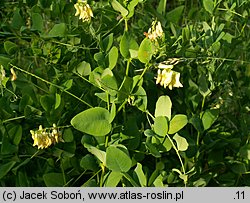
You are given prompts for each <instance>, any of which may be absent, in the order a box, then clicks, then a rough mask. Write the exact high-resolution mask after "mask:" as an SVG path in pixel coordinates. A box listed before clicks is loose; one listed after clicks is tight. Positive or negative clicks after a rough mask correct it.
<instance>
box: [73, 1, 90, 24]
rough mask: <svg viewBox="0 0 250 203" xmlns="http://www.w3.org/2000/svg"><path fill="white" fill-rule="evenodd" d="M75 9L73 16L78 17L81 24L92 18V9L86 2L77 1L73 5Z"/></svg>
mask: <svg viewBox="0 0 250 203" xmlns="http://www.w3.org/2000/svg"><path fill="white" fill-rule="evenodd" d="M74 7H75V9H76V13H75V16H78V15H79V19H80V20H81V19H82V21H83V22H85V21H90V20H91V17H93V16H94V15H93V12H92V9H91V8H90V6H89V4H88V3H87V1H84V0H78V2H77V3H76V4H75V5H74Z"/></svg>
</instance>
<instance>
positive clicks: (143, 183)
mask: <svg viewBox="0 0 250 203" xmlns="http://www.w3.org/2000/svg"><path fill="white" fill-rule="evenodd" d="M135 173H136V175H137V177H138V179H139V182H140V184H141V186H142V187H146V186H147V178H146V176H145V174H144V172H143V170H142V165H141V164H140V163H137V166H136V168H135Z"/></svg>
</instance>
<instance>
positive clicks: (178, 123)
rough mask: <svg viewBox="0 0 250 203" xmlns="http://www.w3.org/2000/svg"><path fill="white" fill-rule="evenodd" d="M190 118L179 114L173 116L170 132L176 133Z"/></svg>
mask: <svg viewBox="0 0 250 203" xmlns="http://www.w3.org/2000/svg"><path fill="white" fill-rule="evenodd" d="M187 122H188V119H187V116H186V115H183V114H178V115H175V116H174V117H173V119H172V120H171V121H170V123H169V131H168V133H169V134H174V133H176V132H178V131H179V130H181V129H182V128H183V127H184V126H185V125H187Z"/></svg>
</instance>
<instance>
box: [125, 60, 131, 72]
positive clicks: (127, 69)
mask: <svg viewBox="0 0 250 203" xmlns="http://www.w3.org/2000/svg"><path fill="white" fill-rule="evenodd" d="M130 62H131V58H130V59H129V60H128V62H127V68H126V76H128V72H129V65H130Z"/></svg>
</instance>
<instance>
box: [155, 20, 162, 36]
mask: <svg viewBox="0 0 250 203" xmlns="http://www.w3.org/2000/svg"><path fill="white" fill-rule="evenodd" d="M155 33H156V35H157V37H162V36H163V30H162V27H161V22H160V21H158V23H157V25H156V27H155Z"/></svg>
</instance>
